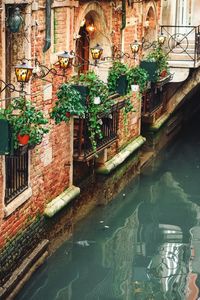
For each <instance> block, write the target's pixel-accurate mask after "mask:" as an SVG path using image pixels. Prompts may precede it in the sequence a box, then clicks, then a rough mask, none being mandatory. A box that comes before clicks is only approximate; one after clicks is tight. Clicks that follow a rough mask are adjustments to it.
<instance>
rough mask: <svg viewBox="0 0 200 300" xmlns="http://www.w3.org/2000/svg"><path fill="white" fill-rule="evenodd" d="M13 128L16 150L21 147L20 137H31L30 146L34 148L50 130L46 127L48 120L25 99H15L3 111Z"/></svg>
mask: <svg viewBox="0 0 200 300" xmlns="http://www.w3.org/2000/svg"><path fill="white" fill-rule="evenodd" d="M3 115H4V117H5V119H7V120H8V121H9V123H10V125H11V128H12V134H13V139H14V148H15V149H17V148H18V147H19V145H20V144H19V141H18V136H19V135H20V136H24V135H28V136H29V141H28V145H29V146H31V147H33V146H36V145H38V144H40V143H41V141H42V138H43V136H44V134H45V133H48V131H49V129H48V128H47V127H45V126H44V125H46V124H47V123H48V120H47V119H46V118H44V116H43V113H42V111H38V110H36V108H35V107H34V106H33V104H32V103H31V101H30V100H26V99H25V98H24V97H19V98H15V99H14V100H13V101H12V103H11V104H10V105H9V106H8V108H6V109H5V110H4V111H3Z"/></svg>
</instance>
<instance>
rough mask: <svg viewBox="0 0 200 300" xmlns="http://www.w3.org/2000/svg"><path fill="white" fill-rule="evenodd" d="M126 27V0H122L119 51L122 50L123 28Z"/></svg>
mask: <svg viewBox="0 0 200 300" xmlns="http://www.w3.org/2000/svg"><path fill="white" fill-rule="evenodd" d="M125 28H126V0H122V25H121V28H120V29H121V51H122V52H124V29H125Z"/></svg>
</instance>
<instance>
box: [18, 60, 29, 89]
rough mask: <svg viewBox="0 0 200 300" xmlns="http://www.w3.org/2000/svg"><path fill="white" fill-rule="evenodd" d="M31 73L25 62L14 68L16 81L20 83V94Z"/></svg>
mask: <svg viewBox="0 0 200 300" xmlns="http://www.w3.org/2000/svg"><path fill="white" fill-rule="evenodd" d="M32 73H33V68H32V67H30V66H29V65H27V64H26V63H25V62H22V64H20V65H17V66H15V75H16V77H17V81H18V82H20V83H21V92H23V89H24V83H27V82H29V80H30V78H31V76H32Z"/></svg>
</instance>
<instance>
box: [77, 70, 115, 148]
mask: <svg viewBox="0 0 200 300" xmlns="http://www.w3.org/2000/svg"><path fill="white" fill-rule="evenodd" d="M72 81H73V82H74V83H76V84H81V85H85V86H87V87H88V91H89V94H88V103H87V118H88V130H89V138H90V142H91V145H92V149H93V151H96V147H97V140H98V139H102V138H103V134H102V130H101V118H100V115H101V114H102V113H109V111H110V108H111V106H112V104H113V101H112V100H109V98H108V97H109V91H108V87H107V85H106V84H105V83H104V82H103V81H102V80H101V79H100V78H99V77H98V76H97V75H96V74H95V73H94V72H93V71H89V72H87V73H86V74H81V75H80V76H74V77H73V78H72ZM95 97H99V98H100V104H95Z"/></svg>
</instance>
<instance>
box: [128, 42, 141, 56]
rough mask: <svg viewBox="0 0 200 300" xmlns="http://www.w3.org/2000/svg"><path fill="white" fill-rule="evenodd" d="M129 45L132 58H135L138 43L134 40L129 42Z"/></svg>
mask: <svg viewBox="0 0 200 300" xmlns="http://www.w3.org/2000/svg"><path fill="white" fill-rule="evenodd" d="M130 47H131V52H132V53H133V58H134V59H135V57H136V54H137V53H138V51H139V49H140V43H138V41H137V40H135V41H134V42H133V43H132V44H130Z"/></svg>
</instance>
